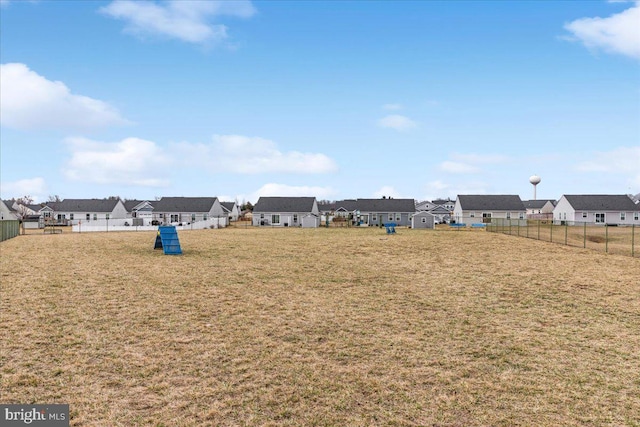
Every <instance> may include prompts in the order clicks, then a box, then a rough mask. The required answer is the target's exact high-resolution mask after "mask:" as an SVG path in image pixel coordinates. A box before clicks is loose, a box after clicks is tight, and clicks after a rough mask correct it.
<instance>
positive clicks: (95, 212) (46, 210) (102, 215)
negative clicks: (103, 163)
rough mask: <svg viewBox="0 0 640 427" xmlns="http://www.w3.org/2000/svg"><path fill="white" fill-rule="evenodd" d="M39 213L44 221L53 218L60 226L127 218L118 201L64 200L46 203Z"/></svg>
mask: <svg viewBox="0 0 640 427" xmlns="http://www.w3.org/2000/svg"><path fill="white" fill-rule="evenodd" d="M40 213H41V214H42V216H43V217H44V218H45V220H46V218H50V217H53V218H55V220H56V224H62V225H77V224H78V223H82V224H86V223H90V222H93V221H105V220H110V219H113V220H121V219H122V220H123V219H126V218H127V210H126V208H125V207H124V204H123V203H122V200H120V199H64V200H62V201H60V202H48V203H46V204H45V206H44V207H42V209H41V210H40Z"/></svg>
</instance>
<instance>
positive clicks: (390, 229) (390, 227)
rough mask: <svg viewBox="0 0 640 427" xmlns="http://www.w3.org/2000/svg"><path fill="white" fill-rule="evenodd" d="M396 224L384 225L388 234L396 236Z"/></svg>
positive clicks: (388, 223)
mask: <svg viewBox="0 0 640 427" xmlns="http://www.w3.org/2000/svg"><path fill="white" fill-rule="evenodd" d="M396 225H398V224H396V223H395V222H387V223H385V224H384V226H385V228H386V229H387V234H396Z"/></svg>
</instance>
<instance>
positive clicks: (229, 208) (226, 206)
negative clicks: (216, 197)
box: [220, 202, 236, 212]
mask: <svg viewBox="0 0 640 427" xmlns="http://www.w3.org/2000/svg"><path fill="white" fill-rule="evenodd" d="M220 205H222V209H224V210H226V211H227V212H231V211H232V210H233V207H234V206H235V205H236V202H220Z"/></svg>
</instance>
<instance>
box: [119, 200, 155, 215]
mask: <svg viewBox="0 0 640 427" xmlns="http://www.w3.org/2000/svg"><path fill="white" fill-rule="evenodd" d="M144 202H147V203H149V204H150V205H151V207H153V204H154V202H153V201H151V200H125V201H123V202H122V203H123V204H124V208H125V209H126V210H127V212H131V211H132V210H133V208H135V207H136V206H138V205H140V204H142V203H144Z"/></svg>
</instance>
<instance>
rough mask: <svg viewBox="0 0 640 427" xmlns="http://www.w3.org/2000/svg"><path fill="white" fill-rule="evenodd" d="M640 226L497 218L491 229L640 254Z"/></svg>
mask: <svg viewBox="0 0 640 427" xmlns="http://www.w3.org/2000/svg"><path fill="white" fill-rule="evenodd" d="M639 229H640V226H636V225H610V224H602V225H595V224H593V223H586V222H585V223H579V222H571V223H569V222H567V221H554V220H517V219H513V220H509V219H501V218H493V219H492V221H491V223H490V224H487V231H489V232H493V233H503V234H509V235H511V236H519V237H527V238H530V239H536V240H543V241H545V242H551V243H557V244H562V245H567V246H574V247H579V248H586V249H593V250H597V251H602V252H606V253H610V254H619V255H627V256H632V257H640V242H639V240H640V232H639V231H638V230H639Z"/></svg>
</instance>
